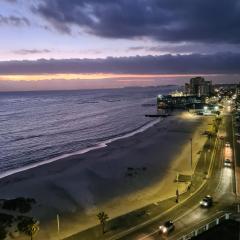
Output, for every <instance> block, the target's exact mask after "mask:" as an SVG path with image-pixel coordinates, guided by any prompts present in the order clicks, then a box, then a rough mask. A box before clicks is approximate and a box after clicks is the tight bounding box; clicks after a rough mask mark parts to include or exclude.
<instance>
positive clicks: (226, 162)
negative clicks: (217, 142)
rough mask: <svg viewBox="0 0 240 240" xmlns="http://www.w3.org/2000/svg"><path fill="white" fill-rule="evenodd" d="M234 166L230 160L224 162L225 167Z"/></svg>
mask: <svg viewBox="0 0 240 240" xmlns="http://www.w3.org/2000/svg"><path fill="white" fill-rule="evenodd" d="M231 166H232V161H231V160H230V159H225V160H224V167H231Z"/></svg>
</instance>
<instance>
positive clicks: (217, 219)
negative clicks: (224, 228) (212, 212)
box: [178, 213, 232, 240]
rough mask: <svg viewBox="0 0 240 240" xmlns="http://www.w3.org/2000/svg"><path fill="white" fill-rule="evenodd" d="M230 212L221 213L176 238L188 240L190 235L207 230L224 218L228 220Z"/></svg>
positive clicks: (194, 235) (193, 235) (196, 234)
mask: <svg viewBox="0 0 240 240" xmlns="http://www.w3.org/2000/svg"><path fill="white" fill-rule="evenodd" d="M231 214H232V213H225V214H223V215H220V216H219V217H216V218H214V219H213V220H211V221H209V222H207V223H206V224H203V225H202V226H200V227H197V228H196V229H194V230H193V231H191V232H190V233H188V234H185V235H183V236H182V237H180V238H178V240H188V239H191V238H192V237H196V236H198V235H199V234H201V233H203V232H205V231H207V230H209V229H210V228H213V227H215V226H217V225H218V224H219V223H220V222H222V221H224V220H228V219H229V218H230V215H231Z"/></svg>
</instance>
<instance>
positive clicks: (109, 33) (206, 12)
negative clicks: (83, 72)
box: [33, 0, 240, 43]
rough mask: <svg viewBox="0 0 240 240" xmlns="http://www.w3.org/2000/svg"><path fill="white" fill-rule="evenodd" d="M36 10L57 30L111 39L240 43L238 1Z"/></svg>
mask: <svg viewBox="0 0 240 240" xmlns="http://www.w3.org/2000/svg"><path fill="white" fill-rule="evenodd" d="M39 2H40V3H39V4H38V5H37V6H35V7H34V8H33V11H34V12H35V13H38V14H39V15H41V16H42V17H43V18H44V19H46V20H47V21H48V22H49V23H50V24H51V25H52V26H53V27H55V28H56V29H57V30H59V31H61V32H64V33H70V32H71V31H72V28H73V26H78V27H81V28H83V29H85V31H87V32H89V33H91V34H94V35H97V36H101V37H107V38H136V37H150V38H153V39H156V40H161V41H168V42H179V41H189V42H227V43H240V31H239V24H240V2H239V1H238V0H221V1H219V0H210V1H209V0H194V1H193V0H181V1H179V0H160V1H159V0H114V1H113V0H101V1H99V0H71V1H65V0H40V1H39Z"/></svg>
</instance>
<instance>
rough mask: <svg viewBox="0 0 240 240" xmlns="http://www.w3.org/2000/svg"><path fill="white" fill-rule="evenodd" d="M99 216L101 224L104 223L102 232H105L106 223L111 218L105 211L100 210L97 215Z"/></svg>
mask: <svg viewBox="0 0 240 240" xmlns="http://www.w3.org/2000/svg"><path fill="white" fill-rule="evenodd" d="M97 217H98V219H99V221H100V224H101V225H102V233H103V234H104V233H105V225H106V222H107V220H108V219H109V217H108V215H107V214H106V213H105V212H100V213H99V214H98V215H97Z"/></svg>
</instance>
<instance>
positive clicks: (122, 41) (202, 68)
mask: <svg viewBox="0 0 240 240" xmlns="http://www.w3.org/2000/svg"><path fill="white" fill-rule="evenodd" d="M239 26H240V1H239V0H221V1H219V0H181V1H179V0H0V36H1V38H0V91H11V90H14V91H15V90H48V89H50V90H52V89H82V88H113V87H126V86H149V85H161V84H180V85H181V84H183V83H184V82H185V81H188V79H189V78H191V77H192V76H198V75H201V76H204V77H205V78H206V79H208V80H213V81H214V82H221V83H228V82H229V83H232V82H239V81H240V47H239V46H240V45H239V44H240V28H239Z"/></svg>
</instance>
